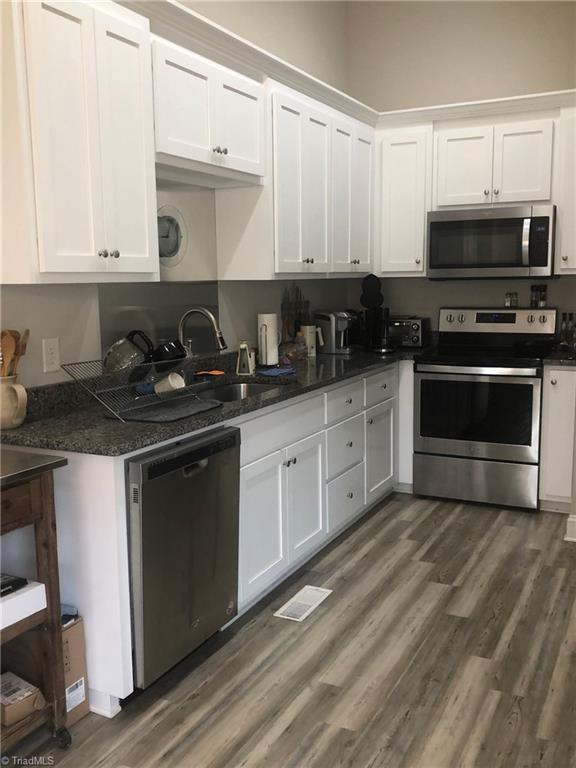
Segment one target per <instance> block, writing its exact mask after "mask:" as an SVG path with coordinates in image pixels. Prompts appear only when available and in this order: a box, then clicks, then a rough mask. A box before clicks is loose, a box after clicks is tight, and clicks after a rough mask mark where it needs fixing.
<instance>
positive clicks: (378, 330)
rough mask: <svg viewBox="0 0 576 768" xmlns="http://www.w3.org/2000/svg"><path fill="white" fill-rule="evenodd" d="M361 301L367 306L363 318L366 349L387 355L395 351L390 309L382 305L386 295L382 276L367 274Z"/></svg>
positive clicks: (363, 281)
mask: <svg viewBox="0 0 576 768" xmlns="http://www.w3.org/2000/svg"><path fill="white" fill-rule="evenodd" d="M360 303H361V304H362V306H363V307H364V308H365V309H364V317H363V319H364V340H365V347H366V349H367V350H368V351H370V352H374V353H375V354H377V355H387V354H390V353H391V352H394V347H393V345H392V342H391V340H390V328H389V319H390V310H389V309H388V308H387V307H383V306H382V304H384V296H383V295H382V291H381V283H380V278H379V277H377V276H376V275H366V277H365V278H364V279H363V280H362V295H361V296H360Z"/></svg>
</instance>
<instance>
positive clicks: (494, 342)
mask: <svg viewBox="0 0 576 768" xmlns="http://www.w3.org/2000/svg"><path fill="white" fill-rule="evenodd" d="M555 328H556V310H555V309H442V310H440V318H439V342H438V347H437V349H435V350H434V351H433V352H431V353H428V354H423V355H420V356H419V357H417V358H415V362H414V371H415V376H414V387H415V393H414V395H415V397H414V403H415V415H414V492H415V493H417V494H423V495H427V496H439V497H446V498H456V499H463V500H467V501H479V502H488V503H490V504H498V505H500V504H501V505H510V506H519V507H527V508H530V509H536V508H537V507H538V479H539V457H540V410H541V395H542V358H543V357H544V356H545V355H546V354H547V353H548V352H549V351H550V350H551V348H552V346H553V344H554V332H555Z"/></svg>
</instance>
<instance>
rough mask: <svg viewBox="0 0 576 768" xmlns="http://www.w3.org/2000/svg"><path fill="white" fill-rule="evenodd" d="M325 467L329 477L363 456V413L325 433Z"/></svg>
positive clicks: (352, 464)
mask: <svg viewBox="0 0 576 768" xmlns="http://www.w3.org/2000/svg"><path fill="white" fill-rule="evenodd" d="M326 435H327V438H326V439H327V450H326V469H327V477H328V479H331V478H333V477H336V475H339V474H341V473H342V472H344V470H346V469H349V468H350V467H353V466H354V464H358V462H360V461H362V459H363V458H364V415H363V414H362V413H360V414H359V415H358V416H354V417H353V418H351V419H347V420H346V421H343V422H342V423H341V424H338V425H336V426H335V427H331V428H330V429H329V430H328V431H327V433H326Z"/></svg>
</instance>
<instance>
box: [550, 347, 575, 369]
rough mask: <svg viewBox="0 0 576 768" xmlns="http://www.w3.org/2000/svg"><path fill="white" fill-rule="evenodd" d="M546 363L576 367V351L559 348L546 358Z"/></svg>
mask: <svg viewBox="0 0 576 768" xmlns="http://www.w3.org/2000/svg"><path fill="white" fill-rule="evenodd" d="M544 365H545V366H546V365H548V366H553V365H558V366H568V367H574V368H576V351H574V352H570V351H569V350H566V351H564V350H561V349H560V350H557V351H556V352H552V354H550V355H548V357H546V358H545V359H544Z"/></svg>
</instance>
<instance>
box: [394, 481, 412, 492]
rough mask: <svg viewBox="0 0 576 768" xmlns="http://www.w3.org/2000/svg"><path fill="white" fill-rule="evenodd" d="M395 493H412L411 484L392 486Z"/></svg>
mask: <svg viewBox="0 0 576 768" xmlns="http://www.w3.org/2000/svg"><path fill="white" fill-rule="evenodd" d="M394 490H395V491H396V493H413V492H414V491H413V486H412V483H396V485H395V486H394Z"/></svg>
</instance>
